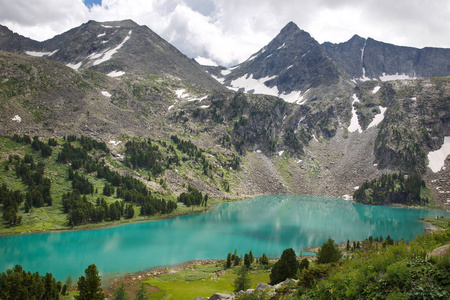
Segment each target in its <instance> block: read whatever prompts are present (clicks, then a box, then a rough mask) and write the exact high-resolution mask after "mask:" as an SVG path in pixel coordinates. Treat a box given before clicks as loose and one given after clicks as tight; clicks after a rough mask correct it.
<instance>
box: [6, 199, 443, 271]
mask: <svg viewBox="0 0 450 300" xmlns="http://www.w3.org/2000/svg"><path fill="white" fill-rule="evenodd" d="M443 214H444V215H445V214H446V215H450V214H449V213H444V212H439V215H443ZM435 215H436V212H434V211H431V210H422V209H404V208H391V207H379V206H368V205H359V204H355V203H351V202H349V201H344V200H341V199H335V198H323V197H310V196H278V195H277V196H263V197H257V198H252V199H248V200H245V201H239V202H231V203H224V204H223V205H219V206H217V207H215V208H214V209H212V210H211V211H210V212H208V213H203V214H198V215H189V216H181V217H178V218H175V219H170V220H161V221H155V222H145V223H136V224H130V225H125V226H119V227H114V228H108V229H102V230H88V231H74V232H64V233H51V234H34V235H20V236H8V237H2V238H0V270H1V271H4V270H6V269H7V268H11V267H13V266H14V265H15V264H21V265H22V266H23V267H24V268H25V269H26V270H30V271H32V272H35V271H39V272H40V273H45V272H52V273H53V274H54V276H55V277H56V278H58V279H60V280H63V279H65V278H66V277H67V275H68V274H71V276H72V277H77V276H80V275H82V274H83V272H84V269H85V268H86V267H87V266H88V265H89V264H92V263H95V264H96V265H97V267H98V268H99V270H100V271H101V272H108V273H109V272H134V271H139V270H143V269H148V268H151V267H155V266H162V265H171V264H177V263H182V262H185V261H188V260H193V259H212V258H225V257H226V255H227V253H228V252H232V251H233V250H234V249H235V248H236V249H238V251H239V253H245V252H248V251H250V250H252V251H253V253H254V255H255V256H259V255H261V254H262V253H266V254H267V255H268V256H269V257H270V256H271V257H277V256H279V255H281V253H282V251H283V250H284V249H286V248H290V247H292V248H294V250H295V251H296V252H297V253H298V254H299V253H300V249H301V248H302V247H305V246H315V245H321V244H322V243H323V242H324V241H325V240H326V239H327V238H328V237H329V236H331V237H333V239H335V240H336V241H337V242H343V241H346V240H347V239H350V240H361V239H364V238H367V237H368V236H370V235H372V236H374V237H376V236H380V235H383V237H386V236H387V235H388V234H389V235H390V236H391V237H392V238H394V239H400V238H402V237H404V238H406V239H408V240H409V239H412V238H413V237H414V235H415V234H420V233H422V232H423V230H424V228H425V224H423V223H422V222H419V221H417V220H416V219H417V218H424V217H434V216H435Z"/></svg>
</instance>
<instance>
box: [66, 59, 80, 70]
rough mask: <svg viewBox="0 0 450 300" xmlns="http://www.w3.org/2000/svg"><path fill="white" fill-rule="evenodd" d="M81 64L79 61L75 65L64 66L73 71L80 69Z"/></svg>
mask: <svg viewBox="0 0 450 300" xmlns="http://www.w3.org/2000/svg"><path fill="white" fill-rule="evenodd" d="M82 63H83V62H82V61H80V62H79V63H77V64H67V65H66V66H68V67H69V68H72V69H74V70H78V69H79V68H80V67H81V64H82Z"/></svg>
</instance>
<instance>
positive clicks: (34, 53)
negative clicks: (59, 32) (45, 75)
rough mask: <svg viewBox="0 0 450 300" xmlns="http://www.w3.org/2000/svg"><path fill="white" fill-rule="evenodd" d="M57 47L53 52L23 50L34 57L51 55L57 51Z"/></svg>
mask: <svg viewBox="0 0 450 300" xmlns="http://www.w3.org/2000/svg"><path fill="white" fill-rule="evenodd" d="M58 50H59V49H56V50H55V51H53V52H36V51H25V54H27V55H30V56H35V57H44V56H52V55H53V54H55V53H56V52H58Z"/></svg>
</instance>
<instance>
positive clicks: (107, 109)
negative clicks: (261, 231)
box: [0, 22, 450, 203]
mask: <svg viewBox="0 0 450 300" xmlns="http://www.w3.org/2000/svg"><path fill="white" fill-rule="evenodd" d="M91 23H92V22H91ZM114 24H115V23H114ZM120 24H121V25H120V26H121V27H126V26H132V25H133V24H129V23H127V22H125V23H120ZM85 26H86V28H90V27H92V26H94V27H95V26H96V27H99V28H104V29H105V30H106V29H110V28H108V27H106V28H105V27H104V26H112V25H111V24H110V25H105V24H104V23H103V24H102V23H92V24H90V23H88V24H85ZM114 26H119V25H114ZM138 28H140V27H138ZM74 30H75V29H74ZM77 30H81V29H77ZM116 30H119V29H118V28H116ZM130 30H132V31H133V32H135V30H137V29H135V28H134V27H133V29H128V31H126V30H124V31H123V33H125V34H127V32H129V31H130ZM292 31H293V32H295V36H296V37H301V38H303V39H305V40H306V41H308V42H307V43H306V44H307V45H309V46H308V47H310V48H308V49H310V50H311V52H313V53H311V54H306V56H305V57H308V59H307V61H305V62H304V63H305V64H306V65H307V64H308V62H310V63H313V62H318V64H317V65H316V67H317V69H314V68H312V65H311V68H312V69H311V72H312V73H313V74H315V75H314V78H312V77H311V79H313V80H305V81H303V83H302V84H309V85H310V87H311V89H310V90H309V91H308V93H307V95H306V96H305V97H306V98H307V100H308V101H306V102H304V103H303V105H297V104H299V102H298V100H297V101H296V102H297V104H292V103H287V102H286V101H283V100H282V99H280V98H277V97H274V96H270V95H250V94H245V93H240V92H238V93H236V92H233V91H226V90H216V91H211V89H210V88H204V87H203V85H202V84H196V83H195V82H194V83H193V82H192V81H189V80H182V79H181V78H180V77H174V76H171V75H160V76H154V75H152V76H150V75H142V74H141V73H139V72H137V74H134V73H132V72H130V73H128V74H126V75H124V76H120V77H110V76H107V75H105V74H103V73H101V72H98V71H95V68H96V67H102V65H103V63H101V64H98V65H94V63H93V62H92V61H91V60H83V61H82V64H81V66H83V64H86V68H84V67H81V68H79V69H77V70H74V69H73V68H69V67H67V66H66V65H65V64H66V63H67V61H69V60H70V61H72V59H73V58H72V56H70V58H69V56H68V58H67V61H64V62H63V63H61V62H59V61H57V60H54V59H47V58H48V57H47V58H46V57H45V56H44V57H43V58H38V57H33V56H30V55H21V54H14V53H10V52H0V68H1V73H0V95H1V102H0V123H1V126H0V135H13V134H19V135H23V134H28V135H31V136H33V135H38V136H41V137H63V136H67V135H70V134H75V135H82V134H83V135H88V136H90V137H93V138H95V139H98V140H103V141H106V142H108V145H109V147H110V148H111V150H112V152H113V154H114V155H115V156H116V159H118V160H120V155H121V154H123V152H124V146H123V144H124V143H122V144H121V145H120V144H119V145H117V144H115V143H114V144H111V143H109V141H111V140H112V141H118V140H123V141H126V140H128V139H130V138H133V137H137V136H138V137H150V138H152V139H154V140H159V139H162V140H164V139H166V140H167V139H170V136H171V135H173V134H178V135H180V136H183V138H185V139H190V140H192V141H193V142H194V143H195V144H196V145H197V146H199V147H201V148H202V149H207V151H208V155H210V157H212V158H214V159H213V160H214V163H215V164H216V165H217V166H218V167H222V168H227V169H228V170H230V168H231V170H230V172H227V174H226V176H225V177H224V178H222V179H220V180H219V181H217V182H213V181H211V180H209V179H207V178H205V177H202V175H201V174H198V173H196V172H194V171H189V170H187V171H186V172H184V173H182V174H181V173H177V172H176V171H175V170H168V171H167V172H166V173H165V174H164V177H163V179H164V180H165V181H166V182H167V186H168V189H169V190H170V191H171V192H173V193H174V194H176V195H178V194H179V193H181V192H183V191H184V190H185V188H184V187H185V186H187V185H192V186H194V187H196V188H198V189H199V190H201V191H202V192H207V193H209V194H210V195H211V196H214V197H218V198H224V197H228V198H231V197H233V198H235V197H242V196H254V195H259V194H275V193H294V194H314V195H324V196H343V195H351V194H353V191H354V187H356V186H358V185H361V184H362V183H363V182H364V181H365V180H367V179H372V178H376V177H378V176H379V175H380V174H382V173H384V172H391V171H397V170H401V171H404V172H420V173H421V174H423V175H424V176H425V179H426V181H427V184H428V185H430V186H431V187H433V191H432V193H433V194H434V196H435V197H436V199H438V200H439V201H440V202H441V203H446V201H447V200H450V199H448V194H449V179H450V178H448V174H447V173H448V172H446V171H445V168H442V167H441V168H439V169H434V170H432V169H430V168H429V165H430V162H431V161H432V160H434V159H432V158H429V154H430V153H433V152H434V151H437V150H438V149H440V148H441V147H443V145H444V138H445V137H448V136H449V135H450V132H449V126H450V125H449V120H450V117H449V112H450V108H449V106H448V105H449V103H450V101H449V99H450V81H449V80H448V78H447V77H444V78H432V79H417V80H403V81H392V82H379V81H368V82H361V83H358V84H355V83H351V82H349V81H348V80H347V79H346V75H345V73H343V71H342V69H341V68H339V67H338V66H337V63H334V62H333V61H331V60H330V59H329V58H327V57H326V56H325V55H324V52H323V51H320V45H319V46H318V44H317V43H316V42H314V41H313V40H312V39H311V38H310V37H309V35H308V34H307V33H305V32H302V31H301V30H299V29H298V28H296V26H295V25H293V24H290V25H288V26H287V28H285V29H284V30H283V31H282V32H283V34H284V36H283V38H280V40H277V41H276V42H274V44H272V45H270V47H267V49H266V51H271V52H273V54H272V56H277V55H279V56H280V57H283V55H284V54H283V52H284V51H286V53H291V52H290V51H293V49H294V48H295V47H291V45H290V44H289V43H286V44H284V42H283V43H281V41H283V40H285V39H286V38H287V37H288V36H289V35H290V33H292ZM96 33H97V31H93V32H92V33H89V34H87V35H88V36H95V34H96ZM117 33H119V31H117ZM112 35H113V33H112ZM16 38H17V36H16ZM100 38H102V37H100ZM59 39H61V40H68V38H64V39H62V37H55V39H54V40H53V42H54V43H55V44H58V43H60V44H58V45H62V44H61V42H60V41H59ZM123 39H124V38H123V37H121V38H119V39H118V40H122V41H123ZM129 40H130V41H131V38H130V39H129ZM23 43H25V44H26V43H27V42H23ZM127 43H128V40H127V41H126V43H125V44H124V45H126V44H127ZM293 43H294V42H293ZM283 44H284V46H283ZM75 45H76V43H75ZM294 45H295V43H294ZM282 46H283V47H282ZM124 47H125V46H124ZM280 47H281V48H280ZM306 48H307V47H306ZM306 48H305V49H306ZM51 49H54V48H51ZM51 49H50V48H47V49H35V50H36V51H37V50H41V51H44V50H45V51H49V50H51ZM102 49H103V48H102ZM305 49H303V50H302V51H303V52H299V53H303V54H305V53H304V52H305V51H306V52H308V50H305ZM60 51H61V50H60ZM60 51H57V52H55V53H54V54H53V55H52V56H54V55H57V53H59V52H60ZM89 51H94V50H93V49H91V50H89ZM95 51H99V52H102V51H103V50H95ZM277 52H280V53H278V54H277ZM61 53H63V51H61ZM78 53H79V52H78ZM292 53H293V52H292ZM292 53H291V54H292ZM85 54H86V55H88V56H89V55H90V54H89V53H85ZM291 54H289V55H291ZM303 54H302V55H303ZM73 55H75V52H74V54H73ZM116 55H118V56H117V58H116ZM122 55H123V56H122ZM260 55H262V56H259V55H258V57H261V58H260V59H261V60H262V61H264V59H263V56H264V53H263V52H262V51H261V53H260ZM289 55H288V56H289ZM309 55H311V56H309ZM47 56H48V55H47ZM267 56H268V55H267ZM267 56H266V59H269V60H270V59H271V57H267ZM73 57H75V56H73ZM81 57H83V56H81ZM92 57H93V56H91V58H92ZM121 57H125V52H124V53H122V54H120V55H119V52H117V53H116V54H114V55H113V56H112V59H110V60H108V61H106V62H105V64H109V63H111V64H112V63H113V61H114V60H113V59H117V60H118V61H121V60H123V61H126V58H123V59H119V58H121ZM99 59H101V58H100V57H99ZM254 59H257V57H255V58H254ZM58 60H63V58H59V59H58ZM73 62H75V61H73ZM275 62H276V61H273V63H274V64H275ZM305 64H303V67H305ZM105 66H106V65H105ZM247 66H248V67H252V68H254V72H255V73H254V74H256V72H259V73H258V74H260V76H263V77H264V76H265V77H267V76H269V77H270V76H272V77H273V76H275V75H273V74H275V70H277V71H278V72H281V73H283V70H286V69H284V68H283V67H276V66H272V68H270V64H268V65H264V64H260V65H258V64H253V63H252V61H248V62H247ZM320 66H322V67H324V68H321V67H320ZM72 67H73V66H72ZM303 67H302V68H303ZM292 68H294V67H291V68H289V69H288V70H287V71H286V72H289V70H290V69H292ZM235 70H236V72H238V71H239V68H236V69H235ZM326 70H330V72H331V71H332V72H331V73H330V74H328V72H327V71H326ZM333 70H334V71H333ZM107 71H108V70H106V71H105V70H103V69H102V72H105V73H106V72H107ZM216 71H217V70H216ZM241 71H242V70H240V71H239V72H241ZM202 72H203V71H202ZM265 72H266V73H265ZM271 72H273V73H271ZM322 72H323V73H322ZM163 73H165V72H163ZM205 74H206V73H205ZM235 74H238V73H235ZM320 74H323V75H324V76H321V75H320ZM229 75H230V76H234V75H233V72H232V73H230V74H229ZM236 76H240V75H236ZM271 80H274V82H275V81H276V82H277V84H279V85H280V86H284V87H285V88H286V89H288V86H289V84H287V83H286V85H283V84H282V82H281V81H279V80H280V78H279V76H277V77H274V78H273V79H271ZM314 80H316V81H314ZM320 80H323V81H320ZM314 82H318V83H317V85H315V83H314ZM274 86H275V85H274ZM266 87H267V86H266ZM305 87H306V85H305ZM286 91H288V90H286ZM291 91H295V88H292V89H291ZM291 93H293V92H291ZM233 155H234V156H238V157H240V159H241V161H242V163H241V165H240V168H239V169H233V168H232V167H231V164H229V160H230V158H231V157H233ZM448 163H449V162H448V160H447V161H446V160H445V157H444V160H443V161H442V162H438V164H439V165H440V166H444V167H445V165H446V164H447V165H448ZM140 177H141V176H140ZM148 185H149V186H151V187H152V188H154V189H155V190H158V189H161V188H160V187H159V184H157V183H156V182H148ZM228 187H229V188H228ZM449 202H450V201H449Z"/></svg>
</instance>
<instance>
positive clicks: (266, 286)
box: [255, 282, 273, 292]
mask: <svg viewBox="0 0 450 300" xmlns="http://www.w3.org/2000/svg"><path fill="white" fill-rule="evenodd" d="M271 289H273V286H271V285H270V284H267V283H264V282H260V283H258V285H257V286H256V289H255V290H256V291H258V292H259V291H265V290H271Z"/></svg>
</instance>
